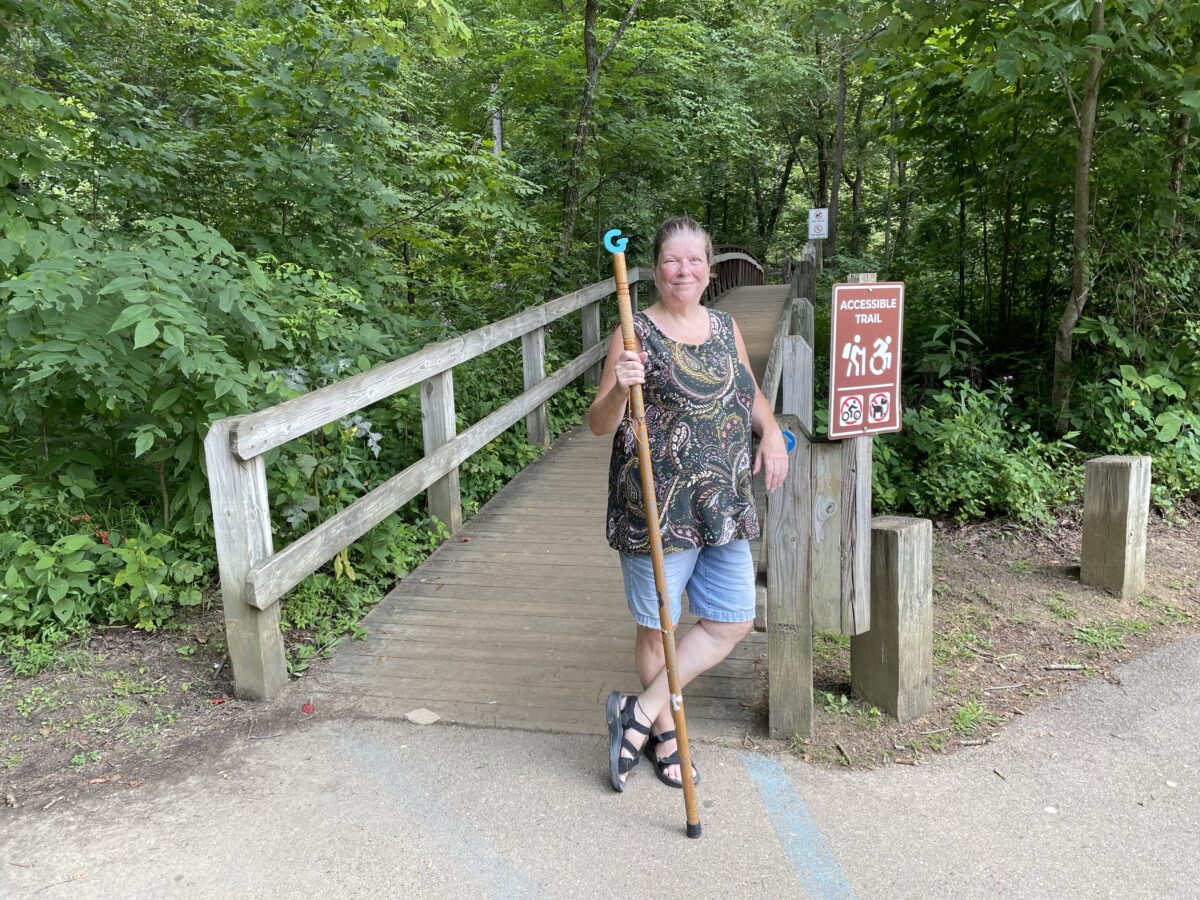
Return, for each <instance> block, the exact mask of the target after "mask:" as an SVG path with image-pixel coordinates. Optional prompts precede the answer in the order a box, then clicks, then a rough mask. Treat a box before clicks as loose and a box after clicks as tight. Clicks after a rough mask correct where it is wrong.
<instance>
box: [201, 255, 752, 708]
mask: <svg viewBox="0 0 1200 900" xmlns="http://www.w3.org/2000/svg"><path fill="white" fill-rule="evenodd" d="M714 265H715V271H716V274H715V275H714V281H717V280H719V289H718V290H717V293H718V294H719V293H720V291H723V290H725V289H727V288H729V287H732V286H733V285H734V284H735V283H736V282H735V279H736V278H737V277H743V276H744V277H745V278H746V279H747V283H751V284H755V283H756V284H761V283H762V266H760V265H759V264H758V262H757V261H756V260H754V259H753V257H750V256H749V255H747V254H745V253H743V252H741V251H740V250H737V251H733V252H730V253H723V254H718V255H717V256H716V258H715V260H714ZM649 279H650V271H649V270H643V269H632V270H630V272H629V282H630V292H631V294H632V296H633V299H634V303H635V304H636V302H637V288H638V284H639V283H641V282H644V281H648V280H649ZM755 279H757V280H755ZM613 291H614V284H613V279H611V278H609V279H606V280H605V281H601V282H599V283H597V284H592V285H588V286H587V287H585V288H582V289H580V290H578V291H575V292H573V293H570V294H567V295H565V296H562V297H559V298H557V299H555V300H551V301H549V302H547V303H544V304H541V305H539V306H535V307H532V308H530V309H527V310H525V311H524V312H521V313H518V314H516V315H514V316H510V317H509V318H507V319H503V320H502V321H499V322H495V323H493V324H491V325H487V326H485V327H483V328H480V329H477V330H476V331H472V332H469V333H467V334H464V335H461V336H459V337H456V338H453V339H451V340H447V341H442V342H440V343H437V344H431V345H429V346H428V347H425V348H424V349H423V350H420V351H418V352H417V353H414V354H411V355H409V356H406V357H404V358H402V359H398V360H395V361H393V362H390V363H385V364H384V365H381V366H378V367H376V368H374V369H372V370H371V371H369V372H363V373H362V374H360V375H355V376H354V377H352V378H348V379H346V380H344V381H340V382H338V383H336V384H332V385H329V386H327V387H324V388H321V389H320V390H316V391H313V392H311V393H308V394H305V395H303V396H301V397H296V398H294V399H292V400H288V401H287V402H285V403H281V404H279V405H278V406H273V407H270V408H269V409H264V410H261V411H259V412H255V413H250V414H248V415H243V416H235V417H232V418H228V419H222V420H220V421H218V422H216V423H214V424H213V426H212V428H211V429H210V431H209V433H208V435H207V436H206V438H205V441H204V450H205V459H206V463H207V467H208V481H209V489H210V494H211V500H212V510H213V528H214V532H215V537H216V545H217V562H218V568H219V571H220V578H221V595H222V603H223V606H224V612H225V622H226V637H227V647H228V651H229V657H230V661H231V663H232V666H233V674H234V683H235V687H236V690H237V693H238V695H239V696H241V697H246V698H250V699H265V698H269V697H273V696H274V695H275V694H277V693H278V692H279V691H280V690H281V689H282V688H283V686H284V684H285V683H286V681H287V671H286V667H285V664H284V654H283V643H282V638H281V637H280V633H279V605H278V602H277V601H278V600H279V599H280V598H281V597H282V596H283V595H284V594H285V593H287V592H288V591H289V590H291V589H292V588H293V587H295V586H296V585H297V584H299V583H300V582H301V581H303V580H304V579H305V578H307V577H308V576H309V575H310V574H312V573H313V572H315V571H316V570H317V569H318V568H320V567H321V566H322V565H324V564H325V563H327V562H329V561H330V560H331V559H333V558H334V557H335V556H336V555H337V554H338V553H340V552H341V551H342V550H344V549H345V548H346V547H348V546H349V545H350V544H352V543H353V542H354V541H356V540H357V539H358V538H360V537H361V536H362V535H364V534H365V533H366V532H367V531H368V530H370V529H371V528H373V527H374V526H375V525H377V524H379V523H380V522H382V521H383V520H384V519H385V518H387V516H389V515H390V514H391V513H393V512H394V511H395V510H397V509H398V508H400V507H401V506H403V505H404V504H405V503H407V502H408V501H409V500H411V499H412V498H413V497H415V496H417V495H418V494H420V493H421V492H422V491H427V492H428V494H427V499H428V504H429V510H430V513H431V514H432V515H434V516H436V517H437V518H438V519H440V520H441V521H442V522H444V523H446V525H447V526H448V527H449V529H450V530H451V531H454V530H457V529H458V528H459V527H460V525H461V524H462V503H461V499H460V495H459V484H458V467H459V466H460V465H461V464H462V463H463V462H464V461H465V460H466V459H468V458H469V457H470V456H471V455H472V454H473V453H475V452H476V451H478V450H479V449H481V448H482V447H483V446H484V445H486V444H487V443H488V442H490V441H491V440H493V439H494V438H495V437H497V436H498V435H499V434H501V433H502V432H504V431H505V430H506V429H508V428H509V427H511V426H512V425H513V424H515V423H516V422H518V421H520V420H521V419H524V420H525V424H526V429H527V431H528V434H529V439H530V440H531V441H532V442H533V443H535V444H538V445H541V446H549V444H550V428H549V421H548V419H547V416H546V403H547V401H548V400H550V398H551V397H553V396H554V395H555V394H556V393H557V392H558V391H560V390H562V389H563V388H564V387H566V386H567V385H568V384H570V383H571V382H572V381H573V380H574V379H576V378H578V377H580V376H581V375H582V376H583V377H584V378H585V380H586V383H588V384H590V385H596V384H598V383H599V380H600V370H601V366H602V363H603V359H604V355H605V353H606V351H607V348H608V341H607V335H605V334H601V316H600V303H601V301H602V300H604V298H606V297H608V296H609V295H610V294H612V293H613ZM576 311H579V312H580V313H581V329H582V338H583V352H582V353H581V354H580V355H579V356H577V357H576V358H575V359H573V360H571V361H570V362H568V363H567V364H565V365H564V366H562V367H561V368H560V369H559V370H558V371H556V372H554V373H553V374H552V375H550V376H547V375H546V371H545V328H546V326H547V325H549V324H550V323H551V322H555V321H557V320H559V319H561V318H563V317H564V316H567V315H569V314H571V313H573V312H576ZM518 338H520V340H521V349H522V360H523V370H524V376H525V378H524V381H525V391H524V392H523V393H522V394H520V395H519V396H517V397H516V398H514V399H513V400H512V401H510V402H509V403H508V404H506V405H505V406H503V407H501V408H500V409H498V410H496V411H495V412H493V413H491V414H490V415H488V416H487V417H486V418H484V419H482V420H480V421H479V422H476V423H475V424H474V425H472V426H471V427H469V428H467V429H466V430H465V431H463V432H462V433H461V434H459V433H456V425H455V412H454V367H455V366H457V365H459V364H461V363H464V362H466V361H468V360H471V359H474V358H475V357H477V356H479V355H481V354H483V353H486V352H487V351H489V350H493V349H495V348H496V347H499V346H501V345H503V344H505V343H507V342H509V341H513V340H516V339H518ZM413 385H420V394H421V426H422V433H423V438H424V454H425V455H424V456H423V457H422V458H421V459H420V460H418V461H417V462H415V463H413V464H412V465H411V466H409V467H408V468H407V469H405V470H404V471H403V472H400V473H399V474H397V475H395V476H393V477H392V478H391V479H389V480H388V481H386V482H384V483H383V484H382V485H380V486H378V487H376V488H374V489H373V490H372V491H371V492H370V493H368V494H366V495H364V496H363V497H360V498H359V499H358V500H356V501H355V502H354V503H352V504H351V505H350V506H348V507H346V508H345V509H343V510H341V511H340V512H338V513H337V514H336V515H334V516H332V517H330V518H329V519H327V520H326V521H325V522H323V523H321V524H320V525H318V526H317V527H316V528H314V529H313V530H312V531H310V532H308V533H307V534H305V535H304V536H303V537H301V538H299V539H297V540H296V541H293V542H292V543H291V544H289V545H288V546H287V547H285V548H283V549H282V550H279V551H278V552H276V551H275V550H274V549H273V542H272V536H271V520H270V506H269V498H268V496H267V479H266V467H265V463H264V459H263V454H265V453H267V452H268V451H269V450H271V449H273V448H275V447H279V446H281V445H283V444H285V443H287V442H288V441H291V440H294V439H295V438H298V437H301V436H302V435H304V434H307V433H308V432H310V431H312V430H314V429H316V428H321V427H323V426H325V425H328V424H330V423H332V422H337V421H339V420H340V419H343V418H344V417H346V416H348V415H351V414H353V413H354V412H356V411H358V410H360V409H363V408H364V407H367V406H370V405H371V404H373V403H377V402H379V401H381V400H384V399H386V398H388V397H390V396H392V395H393V394H396V393H397V392H399V391H402V390H404V389H406V388H409V387H412V386H413Z"/></svg>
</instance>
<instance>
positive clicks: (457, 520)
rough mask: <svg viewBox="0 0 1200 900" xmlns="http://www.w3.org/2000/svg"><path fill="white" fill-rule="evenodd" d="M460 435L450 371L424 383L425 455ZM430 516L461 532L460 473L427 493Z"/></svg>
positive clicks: (451, 474) (448, 476)
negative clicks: (457, 434)
mask: <svg viewBox="0 0 1200 900" xmlns="http://www.w3.org/2000/svg"><path fill="white" fill-rule="evenodd" d="M457 431H458V425H457V422H456V420H455V415H454V370H453V369H447V370H446V371H445V372H439V373H438V374H437V375H434V376H433V377H432V378H426V379H425V380H424V381H422V382H421V433H422V436H423V438H424V441H425V455H426V456H428V455H429V454H431V453H433V451H434V450H436V449H437V448H438V447H440V446H442V444H444V443H446V442H447V441H449V440H450V439H451V438H453V437H454V435H455V434H456V433H457ZM426 500H427V507H428V509H429V515H431V516H435V517H437V518H438V519H440V520H441V521H442V522H443V523H445V525H446V527H447V528H449V529H450V531H451V533H453V532H455V531H458V529H460V528H462V492H461V491H460V490H459V484H458V469H457V468H455V469H453V470H452V471H450V472H448V473H446V474H445V475H443V476H442V477H441V478H439V479H438V480H437V481H436V482H434V483H433V484H431V485H430V486H429V490H428V491H427V492H426Z"/></svg>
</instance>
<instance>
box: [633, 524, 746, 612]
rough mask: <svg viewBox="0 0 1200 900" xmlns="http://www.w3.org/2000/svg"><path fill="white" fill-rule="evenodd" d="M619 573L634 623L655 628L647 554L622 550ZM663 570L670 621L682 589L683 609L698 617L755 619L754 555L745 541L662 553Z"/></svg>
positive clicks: (655, 607)
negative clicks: (685, 598)
mask: <svg viewBox="0 0 1200 900" xmlns="http://www.w3.org/2000/svg"><path fill="white" fill-rule="evenodd" d="M621 574H622V575H623V576H624V578H625V598H626V600H628V601H629V612H630V613H631V614H632V615H633V619H634V621H635V622H637V623H638V624H639V625H644V626H645V627H646V628H658V627H659V619H658V592H657V591H656V590H655V587H654V564H653V562H652V561H651V558H650V556H649V555H648V554H641V553H621ZM663 574H664V575H665V578H666V582H667V594H668V596H669V597H670V600H671V622H672V623H677V622H678V621H679V613H680V609H681V606H682V604H681V602H680V597H681V596H682V594H683V591H684V588H686V589H687V595H688V609H689V610H690V611H691V613H692V615H694V616H696V618H698V619H709V620H710V621H713V622H748V621H750V620H751V619H753V618H754V589H755V579H754V558H753V557H752V556H751V554H750V542H749V541H744V540H742V541H730V542H729V543H728V544H722V545H721V546H719V547H701V548H699V549H692V550H676V551H674V552H672V553H664V554H663Z"/></svg>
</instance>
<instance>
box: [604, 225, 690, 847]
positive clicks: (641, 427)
mask: <svg viewBox="0 0 1200 900" xmlns="http://www.w3.org/2000/svg"><path fill="white" fill-rule="evenodd" d="M620 235H621V229H619V228H614V229H612V230H611V231H609V232H607V233H606V234H605V235H604V248H605V249H606V250H608V252H609V253H611V254H612V256H613V279H614V280H615V281H616V285H617V306H618V308H619V309H620V312H621V337H622V338H623V339H624V341H625V349H626V350H632V351H634V352H636V351H637V335H636V334H635V333H634V331H633V305H632V304H631V303H630V300H629V274H628V273H627V272H626V270H625V248H626V247H627V246H629V239H628V238H623V237H621V236H620ZM629 416H630V419H631V420H632V422H633V431H634V434H635V435H636V436H637V445H638V470H639V471H640V473H641V477H642V496H643V498H644V499H645V501H646V531H647V534H648V537H649V539H650V559H651V562H652V563H653V564H654V588H655V592H656V593H657V594H658V623H659V628H661V629H662V640H663V655H664V657H665V658H666V664H667V686H668V688H669V689H670V691H671V715H672V717H673V718H674V720H675V739H676V742H677V743H678V744H679V780H680V782H682V784H683V805H684V809H685V811H686V813H687V836H688V837H690V838H698V837H700V812H699V809H698V807H697V804H696V784H695V781H694V780H693V778H692V753H691V748H690V747H689V746H688V737H687V722H685V721H684V717H683V691H682V689H681V688H680V684H679V663H678V661H677V660H676V658H675V623H674V622H672V621H671V603H670V600H669V599H668V595H667V579H666V575H665V574H664V572H663V549H662V534H661V532H660V531H659V523H658V500H657V498H656V497H655V496H654V471H653V469H652V468H651V467H650V436H649V435H648V434H647V432H646V408H645V405H644V404H643V402H642V386H641V385H640V384H635V385H633V386H632V387H630V389H629Z"/></svg>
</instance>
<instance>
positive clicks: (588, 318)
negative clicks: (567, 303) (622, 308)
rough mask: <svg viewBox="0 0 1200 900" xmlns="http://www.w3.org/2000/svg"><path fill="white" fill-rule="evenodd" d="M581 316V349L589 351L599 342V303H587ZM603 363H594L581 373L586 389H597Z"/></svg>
mask: <svg viewBox="0 0 1200 900" xmlns="http://www.w3.org/2000/svg"><path fill="white" fill-rule="evenodd" d="M582 316H583V323H582V324H583V349H584V350H589V349H591V348H592V347H595V346H596V345H597V344H598V343H600V341H601V336H600V301H598V300H597V301H596V302H595V303H589V304H588V305H587V306H585V307H584V308H583V310H582ZM603 368H604V362H603V361H601V362H598V363H594V364H593V365H591V366H589V367H588V370H587V371H586V372H584V373H583V383H584V384H585V385H586V386H587V387H597V386H598V385H599V384H600V375H601V372H602V370H603Z"/></svg>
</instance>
